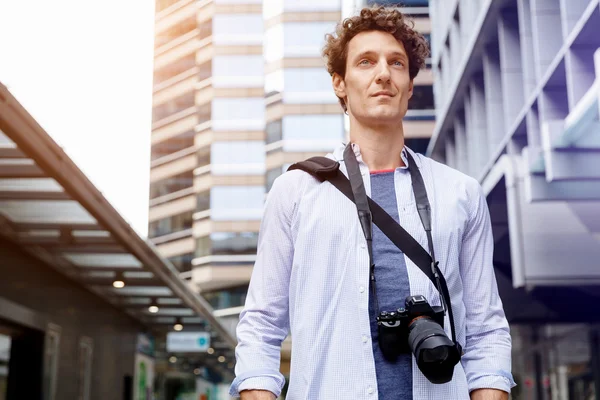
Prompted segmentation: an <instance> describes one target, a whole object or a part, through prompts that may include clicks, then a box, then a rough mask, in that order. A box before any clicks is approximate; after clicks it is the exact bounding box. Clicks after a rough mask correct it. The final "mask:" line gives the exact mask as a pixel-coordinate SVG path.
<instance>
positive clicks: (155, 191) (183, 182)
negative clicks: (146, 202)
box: [150, 171, 194, 199]
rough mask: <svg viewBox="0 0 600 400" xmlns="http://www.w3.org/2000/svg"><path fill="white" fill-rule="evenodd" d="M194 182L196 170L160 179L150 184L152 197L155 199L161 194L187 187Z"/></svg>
mask: <svg viewBox="0 0 600 400" xmlns="http://www.w3.org/2000/svg"><path fill="white" fill-rule="evenodd" d="M193 184H194V172H193V171H186V172H182V173H181V174H177V175H173V176H170V177H168V178H165V179H162V180H160V181H156V182H152V183H151V184H150V198H151V199H155V198H157V197H160V196H165V195H167V194H170V193H173V192H177V191H178V190H182V189H187V188H189V187H192V186H193Z"/></svg>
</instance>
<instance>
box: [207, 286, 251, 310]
mask: <svg viewBox="0 0 600 400" xmlns="http://www.w3.org/2000/svg"><path fill="white" fill-rule="evenodd" d="M247 293H248V285H244V286H239V287H234V288H228V289H227V290H218V291H214V292H202V296H203V297H204V298H205V299H206V301H208V302H209V303H210V305H211V306H212V307H213V308H214V309H215V310H221V309H224V308H231V307H240V306H243V305H244V304H245V303H246V294H247Z"/></svg>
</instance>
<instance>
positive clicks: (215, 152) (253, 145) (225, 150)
mask: <svg viewBox="0 0 600 400" xmlns="http://www.w3.org/2000/svg"><path fill="white" fill-rule="evenodd" d="M211 157H212V160H211V163H212V164H248V163H264V162H265V144H264V142H263V141H258V140H239V141H224V142H214V143H212V145H211Z"/></svg>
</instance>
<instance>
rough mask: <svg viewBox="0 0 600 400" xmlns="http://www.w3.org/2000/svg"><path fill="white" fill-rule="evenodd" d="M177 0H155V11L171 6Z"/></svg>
mask: <svg viewBox="0 0 600 400" xmlns="http://www.w3.org/2000/svg"><path fill="white" fill-rule="evenodd" d="M178 1H179V0H156V12H159V11H162V10H164V9H165V8H167V7H169V6H172V5H173V4H175V3H177V2H178Z"/></svg>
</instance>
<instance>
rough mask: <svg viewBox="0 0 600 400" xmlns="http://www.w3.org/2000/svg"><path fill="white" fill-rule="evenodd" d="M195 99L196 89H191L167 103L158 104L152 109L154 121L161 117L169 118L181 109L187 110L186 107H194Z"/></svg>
mask: <svg viewBox="0 0 600 400" xmlns="http://www.w3.org/2000/svg"><path fill="white" fill-rule="evenodd" d="M194 101H195V97H194V91H191V92H189V93H185V94H183V95H181V96H178V97H175V98H174V99H171V100H169V101H167V102H166V103H163V104H160V105H157V106H156V107H154V109H153V110H152V122H156V121H160V120H161V119H164V118H167V117H169V116H171V115H173V114H176V113H178V112H179V111H182V110H185V109H186V108H190V107H193V106H194Z"/></svg>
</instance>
